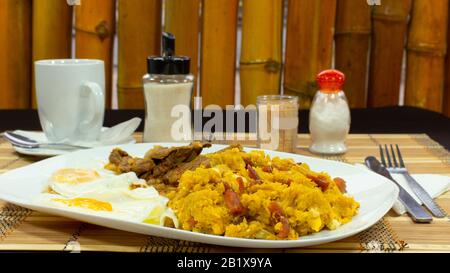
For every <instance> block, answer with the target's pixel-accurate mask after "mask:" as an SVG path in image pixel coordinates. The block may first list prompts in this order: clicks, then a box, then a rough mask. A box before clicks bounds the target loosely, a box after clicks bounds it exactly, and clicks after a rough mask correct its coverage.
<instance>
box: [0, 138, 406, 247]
mask: <svg viewBox="0 0 450 273" xmlns="http://www.w3.org/2000/svg"><path fill="white" fill-rule="evenodd" d="M153 145H162V146H177V145H178V146H179V145H183V144H179V143H178V144H174V143H155V144H128V145H119V147H121V148H122V149H124V150H125V151H127V152H129V153H130V154H131V155H134V156H141V157H142V156H143V155H144V154H145V152H146V151H147V150H149V149H150V148H152V146H153ZM224 147H225V146H223V145H213V147H211V148H209V149H205V150H204V153H211V152H215V151H218V150H220V149H223V148H224ZM112 148H113V146H110V147H100V148H94V149H90V150H83V151H77V152H74V153H71V154H66V155H61V156H57V157H53V158H49V159H46V160H43V161H40V162H37V163H34V164H31V165H28V166H26V167H23V168H20V169H16V170H12V171H9V172H7V173H5V174H3V175H1V176H0V199H2V200H4V201H7V202H10V203H13V204H16V205H19V206H22V207H26V208H29V209H33V210H37V211H41V212H45V213H49V214H55V215H59V216H64V217H68V218H73V219H76V220H79V221H83V222H87V223H91V224H96V225H100V226H105V227H109V228H114V229H120V230H125V231H129V232H136V233H141V234H147V235H153V236H159V237H166V238H171V239H178V240H187V241H193V242H199V243H206V244H215V245H223V246H231V247H249V248H291V247H305V246H312V245H317V244H323V243H328V242H332V241H336V240H340V239H343V238H346V237H349V236H352V235H354V234H357V233H359V232H361V231H363V230H365V229H367V228H369V227H370V226H372V225H373V224H375V223H376V222H377V221H378V220H380V219H381V218H382V217H383V216H384V215H385V214H386V213H387V212H388V211H389V209H390V208H391V207H392V205H393V204H394V201H395V200H396V199H397V197H398V188H397V187H396V186H395V185H394V184H393V183H392V182H391V181H389V180H388V179H386V178H384V177H382V176H380V175H378V174H375V173H373V172H371V171H369V170H364V169H362V168H358V167H355V166H352V165H349V164H345V163H340V162H334V161H328V160H323V159H316V158H311V157H306V156H301V155H295V154H287V153H280V152H273V151H266V153H267V154H269V155H270V156H279V157H281V158H287V157H290V158H293V159H294V160H295V161H296V162H305V163H307V164H309V165H310V167H311V169H312V170H317V171H326V172H328V173H329V174H330V175H331V176H333V177H335V176H339V177H342V178H344V179H345V180H346V181H347V190H348V194H349V195H351V196H354V197H355V199H356V200H357V201H358V202H359V203H360V204H361V207H360V209H359V212H358V214H357V215H356V216H355V217H354V218H353V220H352V221H351V222H350V223H348V224H345V225H343V226H341V227H340V228H338V229H336V230H333V231H330V230H323V231H321V232H319V233H316V234H312V235H308V236H303V237H300V238H299V239H298V240H291V241H269V240H255V239H240V238H231V237H224V236H215V235H207V234H201V233H196V232H191V231H185V230H179V229H173V228H167V227H161V226H156V225H150V224H144V223H136V222H131V221H124V220H118V219H113V218H108V217H100V216H93V215H90V214H87V213H80V212H74V211H71V210H70V209H60V208H54V207H50V206H45V205H42V204H38V203H36V202H35V201H34V200H35V198H36V196H37V195H39V194H40V193H41V192H42V189H43V188H44V186H45V185H46V183H47V181H48V178H49V177H50V175H51V174H52V173H53V172H54V171H56V170H57V169H60V168H64V167H95V166H94V165H96V166H99V164H103V163H106V161H107V160H108V155H109V153H110V152H111V150H112ZM246 150H247V151H249V150H252V149H246Z"/></svg>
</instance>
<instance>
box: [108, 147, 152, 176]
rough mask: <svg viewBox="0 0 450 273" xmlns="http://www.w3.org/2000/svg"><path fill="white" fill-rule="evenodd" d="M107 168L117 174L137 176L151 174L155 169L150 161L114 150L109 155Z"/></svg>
mask: <svg viewBox="0 0 450 273" xmlns="http://www.w3.org/2000/svg"><path fill="white" fill-rule="evenodd" d="M109 162H110V164H109V166H108V168H109V169H111V170H113V171H115V172H117V173H127V172H134V173H136V175H137V176H139V175H141V174H144V173H147V172H151V171H152V170H153V169H154V168H155V163H154V162H153V160H152V159H143V158H133V157H131V156H130V155H129V154H128V153H127V152H125V151H123V150H121V149H118V148H116V149H114V150H113V151H112V152H111V154H110V155H109Z"/></svg>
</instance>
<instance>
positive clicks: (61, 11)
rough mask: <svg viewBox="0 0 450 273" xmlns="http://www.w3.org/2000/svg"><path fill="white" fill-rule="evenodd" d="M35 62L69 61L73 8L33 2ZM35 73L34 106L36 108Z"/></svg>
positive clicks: (46, 1)
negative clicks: (46, 60)
mask: <svg viewBox="0 0 450 273" xmlns="http://www.w3.org/2000/svg"><path fill="white" fill-rule="evenodd" d="M32 36H33V43H32V44H33V62H34V61H37V60H44V59H68V58H70V56H71V48H72V7H71V6H69V5H68V4H67V3H66V2H65V1H60V0H34V1H33V34H32ZM32 69H33V73H32V77H33V82H32V84H33V88H32V89H33V92H32V105H33V107H34V108H36V106H37V105H36V90H35V79H34V65H32Z"/></svg>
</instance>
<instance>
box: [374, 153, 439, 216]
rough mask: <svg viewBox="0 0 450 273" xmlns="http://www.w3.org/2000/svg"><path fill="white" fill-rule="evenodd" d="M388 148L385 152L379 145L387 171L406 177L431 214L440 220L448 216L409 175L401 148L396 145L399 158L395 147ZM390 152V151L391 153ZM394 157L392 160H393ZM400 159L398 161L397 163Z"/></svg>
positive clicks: (382, 161)
mask: <svg viewBox="0 0 450 273" xmlns="http://www.w3.org/2000/svg"><path fill="white" fill-rule="evenodd" d="M389 146H390V149H389V148H388V146H387V145H386V144H385V145H384V151H383V147H382V146H381V145H379V148H380V156H381V164H383V165H384V166H385V167H386V169H388V171H389V172H390V173H397V174H401V175H403V176H404V177H405V179H406V181H407V182H408V185H409V187H410V188H411V189H412V190H413V192H414V193H415V194H416V195H417V197H418V198H419V199H420V200H421V201H422V202H423V204H424V205H425V207H427V208H428V209H429V210H430V212H431V213H432V214H433V215H434V216H435V217H438V218H444V217H446V216H447V213H445V211H444V210H443V209H442V208H441V207H440V206H439V205H438V204H436V202H434V201H433V198H432V197H431V196H430V195H429V194H428V193H427V192H426V191H425V190H424V188H422V186H421V185H420V184H419V183H417V181H416V180H415V179H414V178H413V177H412V176H411V175H410V174H409V172H408V170H407V169H406V166H405V162H404V161H403V157H402V154H401V152H400V148H399V147H398V145H397V144H396V145H395V147H396V151H397V156H396V153H395V150H394V146H393V145H392V144H390V145H389ZM389 150H390V151H389ZM385 154H386V158H387V163H386V160H385ZM391 157H392V159H391ZM397 157H398V161H397Z"/></svg>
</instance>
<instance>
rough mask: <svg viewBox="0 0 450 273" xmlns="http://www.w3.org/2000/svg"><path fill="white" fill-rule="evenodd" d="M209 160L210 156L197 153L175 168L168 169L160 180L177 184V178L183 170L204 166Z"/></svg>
mask: <svg viewBox="0 0 450 273" xmlns="http://www.w3.org/2000/svg"><path fill="white" fill-rule="evenodd" d="M210 161H211V159H210V158H208V157H206V156H203V155H199V156H197V157H196V158H195V159H194V160H192V161H190V162H186V163H182V164H180V165H178V166H177V167H176V168H174V169H171V170H170V171H168V172H167V173H166V174H164V175H163V177H162V178H161V180H162V181H163V182H164V183H166V184H171V185H173V184H178V180H179V179H180V177H181V175H182V174H183V173H184V172H185V171H193V170H195V169H197V168H198V167H200V166H202V165H204V166H206V165H208V163H209V162H210Z"/></svg>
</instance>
